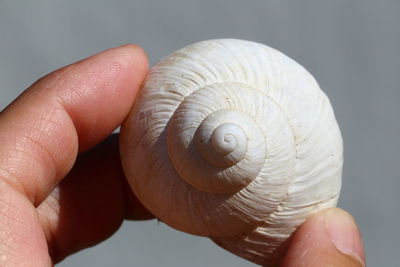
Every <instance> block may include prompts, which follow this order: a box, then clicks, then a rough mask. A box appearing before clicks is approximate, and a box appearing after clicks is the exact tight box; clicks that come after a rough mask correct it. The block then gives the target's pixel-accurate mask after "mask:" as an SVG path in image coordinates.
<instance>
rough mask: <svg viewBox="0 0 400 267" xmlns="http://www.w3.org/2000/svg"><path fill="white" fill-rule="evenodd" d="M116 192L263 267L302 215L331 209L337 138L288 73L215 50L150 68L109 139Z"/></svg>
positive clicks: (308, 89) (296, 73)
mask: <svg viewBox="0 0 400 267" xmlns="http://www.w3.org/2000/svg"><path fill="white" fill-rule="evenodd" d="M120 141H121V142H120V143H121V147H120V148H121V156H122V163H123V168H124V171H125V173H126V176H127V178H128V181H129V183H130V185H131V187H132V189H133V191H134V192H135V194H136V195H137V197H138V198H139V199H140V201H141V202H142V203H143V205H145V206H146V207H147V208H148V209H149V210H150V211H151V212H152V213H153V214H154V215H155V216H157V217H158V218H160V219H161V220H162V221H164V222H165V223H166V224H168V225H170V226H172V227H174V228H176V229H178V230H181V231H184V232H187V233H191V234H196V235H201V236H208V237H210V238H212V240H213V241H214V242H216V243H217V244H218V245H220V246H221V247H223V248H225V249H227V250H229V251H231V252H233V253H235V254H236V255H238V256H241V257H243V258H246V259H248V260H250V261H253V262H255V263H257V264H260V265H264V266H275V265H276V264H278V263H279V262H280V260H281V257H282V255H283V254H284V251H285V246H286V242H285V241H286V240H287V239H288V237H289V236H290V235H291V233H292V232H293V231H294V230H295V229H296V227H298V226H299V225H300V224H301V223H302V222H304V220H305V219H306V218H307V217H308V216H310V215H311V214H312V213H314V212H317V211H319V210H322V209H325V208H328V207H332V206H335V205H336V202H337V199H338V196H339V191H340V186H341V173H342V161H343V159H342V139H341V135H340V131H339V128H338V125H337V123H336V120H335V117H334V114H333V111H332V108H331V105H330V103H329V100H328V98H327V97H326V95H325V94H324V93H323V92H322V91H321V90H320V88H319V86H318V84H317V82H316V81H315V80H314V78H313V77H312V76H311V75H310V74H309V73H308V72H307V71H306V70H305V69H304V68H303V67H301V66H300V65H299V64H298V63H296V62H295V61H293V60H292V59H290V58H288V57H287V56H285V55H283V54H282V53H280V52H278V51H276V50H274V49H272V48H270V47H267V46H265V45H262V44H258V43H254V42H249V41H242V40H234V39H219V40H210V41H203V42H199V43H195V44H193V45H190V46H187V47H185V48H183V49H181V50H178V51H176V52H174V53H172V54H171V55H169V56H168V57H167V58H165V59H163V60H162V61H161V62H159V63H158V64H157V65H156V66H154V67H153V68H152V69H151V71H150V73H149V74H148V77H147V78H146V81H145V83H144V85H143V87H142V89H141V91H140V92H139V95H138V96H137V100H136V102H135V105H134V107H133V110H132V111H131V113H130V115H129V117H128V118H127V120H126V121H125V123H124V125H123V127H122V129H121V139H120Z"/></svg>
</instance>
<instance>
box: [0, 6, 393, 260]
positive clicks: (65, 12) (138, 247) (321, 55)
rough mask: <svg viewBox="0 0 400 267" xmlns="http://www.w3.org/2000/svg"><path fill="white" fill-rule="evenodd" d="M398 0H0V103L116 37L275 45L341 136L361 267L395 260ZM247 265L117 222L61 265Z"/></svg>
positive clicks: (190, 241)
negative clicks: (362, 249)
mask: <svg viewBox="0 0 400 267" xmlns="http://www.w3.org/2000/svg"><path fill="white" fill-rule="evenodd" d="M399 13H400V1H398V0H392V1H389V0H387V1H386V0H379V1H377V0H358V1H354V0H353V1H349V0H340V1H338V0H336V1H331V0H326V1H324V0H315V1H311V0H306V1H303V0H292V1H289V0H279V1H278V0H263V1H243V0H242V1H240V0H235V1H233V0H230V1H212V0H207V1H206V0H202V1H194V0H182V1H177V0H175V1H166V0H159V1H150V0H147V1H139V0H137V1H94V0H93V1H81V0H79V1H78V0H69V1H63V2H62V1H50V0H48V1H44V0H35V1H26V3H24V4H22V1H12V0H10V1H4V0H0V108H3V107H5V106H6V105H7V104H8V103H9V102H10V101H12V100H13V99H14V98H15V97H16V96H17V95H18V94H19V93H20V92H21V91H22V90H23V89H24V88H26V87H27V86H29V85H30V84H31V83H32V82H33V81H35V80H36V79H38V78H39V77H40V76H42V75H44V74H46V73H48V72H50V71H52V70H54V69H56V68H58V67H61V66H63V65H65V64H69V63H71V62H73V61H75V60H78V59H80V58H83V57H86V56H88V55H90V54H93V53H95V52H98V51H100V50H103V49H106V48H109V47H112V46H117V45H120V44H123V43H128V42H134V43H138V44H140V45H142V46H143V47H144V48H145V50H146V51H147V53H148V54H149V57H150V60H151V63H152V64H153V63H155V62H156V61H157V60H159V59H160V58H161V57H164V56H165V55H167V54H168V53H170V52H172V51H174V50H176V49H178V48H181V47H182V46H184V45H187V44H189V43H192V42H195V41H199V40H203V39H211V38H221V37H233V38H242V39H248V40H253V41H258V42H262V43H265V44H268V45H270V46H272V47H275V48H277V49H279V50H281V51H282V52H284V53H286V54H287V55H289V56H291V57H292V58H294V59H295V60H297V61H298V62H300V63H301V64H302V65H304V66H305V67H306V68H307V69H308V70H309V71H310V72H311V73H312V74H313V75H314V76H315V77H316V79H317V80H318V81H319V83H320V85H321V87H322V88H323V89H324V90H325V92H326V93H327V95H328V96H329V97H330V99H331V101H332V104H333V106H334V109H335V112H336V115H337V119H338V121H339V124H340V126H341V129H342V132H343V137H344V143H345V167H344V181H343V190H342V194H341V199H340V202H339V206H340V207H342V208H344V209H346V210H348V211H350V212H351V213H352V214H353V215H354V216H355V218H356V219H357V221H358V223H359V225H360V228H361V231H362V233H363V238H364V240H365V246H366V250H367V258H368V263H369V266H378V265H381V266H400V265H396V264H399V263H398V253H399V252H400V244H399V240H400V230H399V229H398V225H399V219H400V215H399V206H398V203H399V202H400V192H399V187H400V179H399V166H400V161H399V157H400V156H399V152H400V140H399V137H400V134H399V133H400V108H399V104H398V102H399V98H400V88H399V77H400V71H399V69H400V53H399V51H398V50H399V48H400V16H399ZM161 265H162V266H253V265H252V264H250V263H247V262H245V261H244V260H241V259H239V258H237V257H235V256H232V255H230V254H229V253H227V252H225V251H223V250H222V249H220V248H218V247H217V246H216V245H214V244H213V243H211V242H210V241H208V240H207V239H205V238H200V237H193V236H190V235H186V234H183V233H179V232H177V231H175V230H172V229H170V228H168V227H166V226H165V225H163V224H157V222H155V221H150V222H146V223H142V222H126V223H124V225H123V226H122V228H121V230H120V231H119V232H118V233H117V234H115V235H114V236H113V237H112V238H111V239H109V240H108V241H106V242H105V243H103V244H101V245H99V246H96V247H94V248H91V249H87V250H85V251H83V252H81V253H79V254H76V255H73V256H71V257H70V258H68V259H67V260H65V261H64V262H63V263H61V264H59V266H62V267H67V266H161Z"/></svg>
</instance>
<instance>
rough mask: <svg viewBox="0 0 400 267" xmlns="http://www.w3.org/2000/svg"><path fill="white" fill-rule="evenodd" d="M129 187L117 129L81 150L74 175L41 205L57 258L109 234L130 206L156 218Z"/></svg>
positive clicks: (135, 211) (132, 210) (136, 213)
mask: <svg viewBox="0 0 400 267" xmlns="http://www.w3.org/2000/svg"><path fill="white" fill-rule="evenodd" d="M128 192H129V193H130V190H129V188H128V187H127V183H126V182H125V178H124V175H123V172H122V169H121V164H120V160H119V151H118V137H117V135H113V136H111V137H110V138H108V139H107V140H106V141H105V142H103V143H102V144H100V145H98V146H96V147H95V148H94V149H92V150H90V151H88V152H86V153H84V154H82V155H81V156H79V157H78V160H77V162H76V164H75V166H74V168H73V169H72V171H71V172H70V173H69V175H68V176H67V177H66V178H65V179H64V180H63V181H62V182H61V184H60V185H59V186H58V187H56V189H55V190H54V191H53V192H52V193H51V194H50V196H49V197H48V198H46V199H45V200H44V201H43V202H42V203H41V205H40V206H39V207H38V208H37V210H38V213H39V218H40V221H41V223H42V225H43V229H44V232H45V234H46V239H47V241H48V244H49V251H50V255H51V256H52V259H53V260H54V261H55V262H58V261H60V260H62V259H63V258H65V257H66V256H68V255H69V254H71V253H73V252H75V251H78V250H80V249H82V248H86V247H88V246H92V245H94V244H97V243H98V242H100V241H103V240H104V239H106V238H108V237H109V236H110V235H112V234H113V233H114V232H115V231H116V230H117V229H118V228H119V226H120V224H121V223H122V221H123V219H124V217H126V214H127V211H129V214H133V215H134V216H135V218H142V219H145V218H147V219H149V218H152V217H153V216H152V215H151V214H150V213H149V212H148V211H147V210H146V209H145V208H144V207H143V206H142V205H140V203H139V201H138V200H137V199H136V198H135V197H134V196H133V194H132V193H130V194H128ZM128 203H129V204H128ZM132 203H136V204H134V205H132ZM130 216H131V215H130Z"/></svg>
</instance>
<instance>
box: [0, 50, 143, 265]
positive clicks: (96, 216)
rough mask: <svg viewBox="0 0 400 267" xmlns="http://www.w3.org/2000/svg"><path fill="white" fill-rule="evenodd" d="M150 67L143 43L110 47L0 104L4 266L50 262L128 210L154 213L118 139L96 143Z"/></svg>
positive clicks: (100, 233) (110, 227) (114, 225)
mask: <svg viewBox="0 0 400 267" xmlns="http://www.w3.org/2000/svg"><path fill="white" fill-rule="evenodd" d="M147 69H148V64H147V58H146V56H145V53H144V52H143V50H141V49H140V48H139V47H137V46H134V45H126V46H122V47H119V48H114V49H110V50H107V51H105V52H102V53H100V54H98V55H95V56H93V57H90V58H88V59H85V60H83V61H80V62H78V63H75V64H72V65H70V66H67V67H64V68H62V69H60V70H57V71H55V72H53V73H51V74H49V75H47V76H45V77H44V78H42V79H40V80H39V81H37V82H36V83H34V84H33V85H32V86H31V87H30V88H29V89H28V90H26V91H25V92H24V93H23V94H22V95H21V96H19V97H18V98H17V99H16V100H15V101H14V102H13V103H12V104H11V105H9V106H8V107H7V108H6V109H5V110H3V111H2V112H1V114H0V240H1V243H0V266H18V267H21V266H40V267H43V266H51V265H52V264H53V262H58V261H60V260H61V259H63V258H64V257H66V256H67V255H69V254H71V253H73V252H75V251H77V250H79V249H82V248H85V247H88V246H91V245H94V244H96V243H98V242H100V241H102V240H104V239H106V238H107V237H109V236H110V235H111V234H112V233H113V232H114V231H116V230H117V229H118V227H119V226H120V224H121V222H122V221H123V219H124V218H128V219H145V218H151V215H150V214H149V213H148V212H147V211H146V210H145V209H144V208H143V207H142V206H141V205H140V204H139V202H138V201H137V200H136V199H135V198H134V196H133V194H132V193H130V190H129V189H128V187H127V184H126V182H125V179H124V176H123V174H122V171H121V168H120V162H119V153H118V144H117V138H115V137H110V138H108V139H107V140H106V142H104V143H102V144H100V145H97V146H96V144H98V143H100V142H102V141H103V140H104V139H106V138H107V136H109V135H110V134H111V133H112V132H113V130H114V129H115V128H116V127H118V125H120V124H121V123H122V121H123V120H124V118H125V116H126V115H127V114H128V111H129V109H130V108H131V106H132V103H133V101H134V98H135V94H136V92H137V89H138V88H139V86H140V83H141V82H142V79H143V77H144V76H145V74H146V72H147ZM95 146H96V147H95ZM78 153H79V154H80V155H79V156H78V157H77V155H78ZM64 177H65V178H64Z"/></svg>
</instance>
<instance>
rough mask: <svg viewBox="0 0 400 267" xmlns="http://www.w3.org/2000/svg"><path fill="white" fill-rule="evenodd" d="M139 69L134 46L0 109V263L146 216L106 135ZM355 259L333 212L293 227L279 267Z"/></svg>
mask: <svg viewBox="0 0 400 267" xmlns="http://www.w3.org/2000/svg"><path fill="white" fill-rule="evenodd" d="M147 71H148V61H147V57H146V55H145V53H144V51H143V50H142V49H141V48H140V47H138V46H136V45H124V46H121V47H118V48H113V49H109V50H106V51H104V52H101V53H99V54H97V55H94V56H91V57H89V58H87V59H84V60H82V61H79V62H77V63H74V64H71V65H69V66H66V67H63V68H61V69H59V70H57V71H55V72H53V73H50V74H48V75H46V76H45V77H43V78H41V79H39V80H38V81H37V82H35V83H34V84H33V85H32V86H31V87H30V88H28V89H27V90H26V91H25V92H24V93H23V94H21V95H20V96H19V97H18V98H17V99H16V100H15V101H14V102H12V103H11V104H10V105H9V106H8V107H7V108H6V109H4V110H3V111H2V112H1V113H0V240H1V242H0V266H40V267H42V266H52V265H53V264H55V263H57V262H59V261H61V260H62V259H64V258H65V257H66V256H68V255H70V254H72V253H74V252H77V251H79V250H81V249H84V248H86V247H89V246H93V245H95V244H97V243H99V242H101V241H103V240H105V239H106V238H108V237H109V236H111V235H112V234H113V233H114V232H115V231H116V230H117V229H118V228H119V226H120V225H121V223H122V221H123V220H124V219H131V220H144V219H151V218H153V216H152V215H151V214H150V213H149V212H148V211H147V210H146V209H145V208H144V207H143V206H142V205H141V204H140V203H139V201H138V200H137V199H136V198H135V196H134V195H133V194H132V193H131V191H130V189H129V187H128V185H127V183H126V181H125V178H124V175H123V172H122V170H121V165H120V160H119V153H118V140H117V136H115V135H112V132H113V130H114V129H115V128H116V127H118V126H119V125H120V124H121V123H122V122H123V120H124V119H125V117H126V116H127V114H128V112H129V110H130V108H131V106H132V104H133V102H134V99H135V95H136V92H137V90H138V89H139V87H140V84H141V83H142V80H143V78H144V76H145V74H146V73H147ZM331 221H334V222H335V224H332V223H330V222H331ZM343 222H345V223H343ZM332 225H333V226H332ZM315 233H318V234H315ZM332 236H333V238H332ZM349 237H351V238H350V239H351V240H350V241H349ZM332 240H333V241H332ZM343 240H345V241H343ZM321 262H324V263H325V265H321V264H320V263H321ZM363 262H365V256H364V250H363V247H362V242H361V237H360V234H359V231H358V228H357V226H356V224H355V222H354V220H353V219H352V217H351V216H350V215H349V214H348V213H346V212H344V211H342V210H340V209H332V210H328V211H324V212H321V213H318V214H316V215H314V216H312V217H311V218H310V219H309V220H308V221H307V222H305V223H304V224H303V225H302V226H301V227H300V228H299V229H298V231H296V233H295V234H294V235H293V237H292V241H291V244H290V246H289V250H288V253H287V255H286V257H285V259H284V261H283V265H282V266H284V267H289V266H362V265H363Z"/></svg>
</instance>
